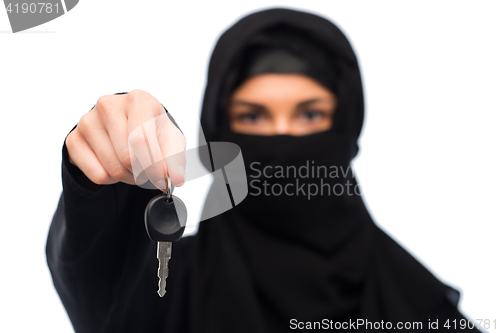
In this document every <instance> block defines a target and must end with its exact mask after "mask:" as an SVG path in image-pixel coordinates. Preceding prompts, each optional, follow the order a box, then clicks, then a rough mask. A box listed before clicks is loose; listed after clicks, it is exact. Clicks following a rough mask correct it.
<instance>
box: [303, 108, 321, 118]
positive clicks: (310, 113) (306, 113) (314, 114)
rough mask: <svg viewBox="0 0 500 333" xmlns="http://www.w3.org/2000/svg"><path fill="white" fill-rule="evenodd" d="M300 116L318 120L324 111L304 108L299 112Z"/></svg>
mask: <svg viewBox="0 0 500 333" xmlns="http://www.w3.org/2000/svg"><path fill="white" fill-rule="evenodd" d="M301 117H302V118H305V119H306V120H319V119H321V118H323V117H325V113H324V112H322V111H318V110H306V111H304V112H302V113H301Z"/></svg>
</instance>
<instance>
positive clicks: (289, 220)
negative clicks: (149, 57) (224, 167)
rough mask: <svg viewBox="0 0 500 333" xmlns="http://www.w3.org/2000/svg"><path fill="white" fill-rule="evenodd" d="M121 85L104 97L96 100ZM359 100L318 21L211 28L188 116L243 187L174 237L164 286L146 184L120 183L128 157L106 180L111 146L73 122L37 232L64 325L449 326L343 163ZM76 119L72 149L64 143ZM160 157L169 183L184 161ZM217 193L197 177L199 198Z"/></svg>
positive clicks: (342, 44) (452, 297) (355, 83)
mask: <svg viewBox="0 0 500 333" xmlns="http://www.w3.org/2000/svg"><path fill="white" fill-rule="evenodd" d="M128 95H130V94H128ZM124 96H125V95H124ZM133 96H134V97H133V98H132V99H129V98H131V97H130V96H128V97H123V96H115V98H114V99H113V101H117V102H116V103H115V102H113V103H115V104H113V103H111V102H109V101H110V100H111V99H109V98H108V102H109V103H108V105H109V104H111V105H113V107H112V108H111V107H109V108H108V109H113V108H114V109H119V106H118V105H124V103H125V104H126V103H129V104H127V105H132V104H133V103H132V100H133V99H137V98H138V97H137V93H134V95H133ZM126 98H127V99H126ZM147 100H148V101H152V99H151V98H149V99H147ZM125 101H127V102H125ZM120 103H121V104H120ZM151 103H152V104H151V105H153V104H154V103H153V102H151ZM104 105H105V103H99V105H98V106H96V108H102V109H106V107H105V106H104ZM154 105H155V106H154V108H155V110H158V108H159V107H158V104H154ZM130 108H131V107H129V109H130ZM152 108H153V107H152ZM94 109H95V108H94ZM94 109H93V110H94ZM156 112H158V111H156ZM363 112H364V111H363V93H362V87H361V79H360V73H359V68H358V64H357V61H356V57H355V55H354V53H353V50H352V48H351V46H350V45H349V43H348V41H347V39H346V38H345V36H344V35H343V34H342V33H341V32H340V31H339V29H338V28H337V27H335V26H334V25H333V24H332V23H331V22H329V21H327V20H325V19H323V18H320V17H318V16H315V15H311V14H307V13H302V12H298V11H293V10H286V9H271V10H266V11H262V12H258V13H254V14H252V15H249V16H247V17H245V18H243V19H242V20H240V21H239V22H237V23H236V24H235V25H234V26H233V27H231V28H230V29H229V30H228V31H226V32H225V33H224V34H223V35H222V37H221V38H220V40H219V41H218V43H217V45H216V48H215V49H214V52H213V55H212V58H211V61H210V66H209V74H208V82H207V88H206V92H205V98H204V102H203V109H202V118H201V123H202V127H203V130H204V133H205V137H206V140H207V141H209V142H210V141H228V142H234V143H236V144H238V145H239V146H240V148H241V150H242V154H243V158H244V162H245V167H246V171H247V175H248V180H249V192H250V193H249V195H248V196H247V198H246V199H245V200H244V201H243V202H242V203H241V204H240V205H238V206H236V207H235V208H233V209H231V210H229V211H227V212H225V213H223V214H221V215H218V216H216V217H214V218H211V219H210V220H207V221H204V222H203V223H201V224H200V226H199V231H198V233H197V235H195V236H189V237H185V238H183V239H181V240H180V241H179V242H177V243H176V244H175V245H174V252H175V254H174V256H173V257H172V260H171V262H170V275H169V277H168V281H167V284H168V292H167V295H166V297H165V298H159V297H158V296H157V295H156V290H155V287H156V282H157V281H156V276H155V274H154V273H153V274H152V272H155V270H156V265H157V261H156V257H155V244H154V243H152V242H151V241H150V240H149V239H148V238H147V235H146V233H145V232H144V226H143V224H142V223H141V221H142V214H143V212H144V207H145V206H146V204H147V202H148V201H149V200H150V199H151V198H152V197H153V196H154V195H156V194H157V193H154V191H147V190H144V189H141V188H139V187H137V186H131V185H127V184H125V183H127V182H128V183H130V184H131V183H133V180H131V179H130V178H131V174H130V173H127V172H123V173H120V175H121V177H122V179H123V181H121V182H117V181H116V179H118V178H119V177H118V176H117V177H112V176H111V175H112V171H111V168H110V167H109V164H110V162H109V160H110V159H113V156H114V155H113V154H107V155H106V154H102V152H101V151H100V150H98V149H95V148H94V145H95V143H94V144H93V143H92V140H94V141H95V142H101V141H99V140H97V139H95V137H96V136H98V134H96V133H97V132H93V134H94V136H92V135H90V134H92V131H90V130H87V131H85V130H83V129H85V126H84V125H80V124H79V125H78V126H77V128H76V130H75V131H73V132H72V134H70V135H69V136H68V139H70V138H71V140H70V141H68V139H67V141H66V143H67V147H66V146H65V147H64V149H63V186H64V191H63V194H62V197H61V201H60V204H59V207H58V210H57V212H56V214H55V216H54V220H53V223H52V227H51V230H50V233H49V239H48V243H47V257H48V263H49V267H50V269H51V272H52V274H53V279H54V284H55V286H56V288H57V290H58V292H59V294H60V296H61V299H62V301H63V303H64V305H65V307H66V309H67V311H68V314H69V316H70V319H71V321H72V323H73V325H74V327H75V331H76V332H99V331H100V332H187V331H190V332H282V331H289V330H293V329H300V328H314V329H321V328H322V329H339V328H341V329H360V330H370V329H397V328H400V329H412V330H415V331H417V330H418V331H422V330H429V324H430V323H433V325H438V326H437V327H436V326H433V328H439V330H446V331H449V330H450V329H446V327H444V325H445V323H446V321H447V320H449V321H453V320H457V321H458V320H460V319H463V316H462V315H461V314H460V313H459V311H458V310H457V303H458V299H459V294H458V292H457V291H456V290H454V289H452V288H451V287H449V286H447V285H445V284H443V283H441V282H440V281H439V280H437V279H436V278H435V277H434V276H433V275H432V274H431V273H430V272H428V271H427V270H426V269H425V268H424V267H423V266H422V265H421V264H419V263H418V262H417V261H416V260H415V259H414V258H413V257H411V256H410V255H409V254H408V253H407V252H406V251H404V250H403V249H402V248H401V247H400V246H399V245H398V244H397V243H395V242H394V241H393V240H392V239H391V238H390V237H389V236H387V235H386V234H385V233H384V232H382V231H381V230H380V229H379V228H378V227H377V226H376V225H375V224H374V222H373V221H372V219H371V218H370V216H369V214H368V212H367V210H366V208H365V205H364V203H363V201H362V199H361V196H360V193H359V188H358V186H357V183H356V180H355V178H354V177H353V175H352V172H351V169H350V162H351V160H352V158H353V157H354V156H355V155H356V153H357V151H358V146H357V139H358V136H359V133H360V130H361V126H362V121H363ZM101 114H103V113H102V112H101ZM104 114H105V112H104ZM89 118H90V117H89ZM80 123H84V124H85V123H88V121H86V122H82V121H81V122H80ZM79 126H80V127H82V128H83V129H82V130H79V129H78V127H79ZM96 127H98V126H96ZM110 128H111V127H110ZM85 132H87V142H89V144H88V145H87V146H86V149H87V150H85V149H83V148H82V149H80V150H78V149H77V148H76V147H78V145H77V144H76V142H78V138H77V136H78V135H83V136H84V135H85ZM108 132H109V131H108ZM82 133H83V134H82ZM89 133H90V134H89ZM117 136H118V135H114V136H113V135H111V134H110V135H109V137H110V139H109V142H112V143H114V142H116V141H113V140H115V137H117ZM92 137H93V138H94V139H92ZM172 137H173V136H172ZM103 140H104V139H103ZM172 140H173V141H175V140H177V142H181V141H182V140H181V139H180V138H179V139H175V138H174V139H172ZM69 143H71V144H69ZM122 143H123V142H122ZM109 145H110V146H111V144H109ZM100 146H103V144H101V145H100ZM104 146H105V145H104ZM116 146H119V144H118V145H115V147H116ZM181 146H183V144H182V145H181ZM92 149H93V152H95V154H94V155H88V156H93V157H92V158H90V159H85V158H83V157H82V156H84V152H85V151H87V152H88V151H91V150H92ZM116 151H118V149H116ZM77 152H80V153H77ZM110 155H113V156H112V157H110ZM106 159H107V160H106ZM82 161H91V162H85V163H86V164H85V163H84V162H82ZM92 161H93V162H95V163H93V162H92ZM97 162H99V163H97ZM96 168H97V169H99V168H101V169H102V170H103V171H104V172H102V173H101V174H105V175H104V176H102V177H98V176H96V175H95V174H96V172H95V171H91V170H96ZM168 168H169V174H170V175H171V177H172V179H173V182H174V184H177V185H180V184H182V182H183V172H182V171H178V170H179V169H178V168H176V167H174V166H171V165H169V166H168ZM300 168H302V170H308V172H310V173H308V174H304V173H300V172H299V171H298V170H299V169H300ZM304 168H305V169H304ZM101 169H99V170H101ZM294 170H295V171H296V172H295V173H294ZM325 170H328V172H327V173H326V172H325ZM285 171H286V172H285ZM313 172H316V173H315V175H313V174H312V173H313ZM322 172H323V173H322ZM91 180H94V182H91ZM93 183H99V184H107V185H95V184H93ZM266 184H267V185H266ZM266 191H267V192H266ZM320 191H321V192H320ZM266 193H267V194H266ZM218 195H219V194H218V192H217V189H216V188H215V186H214V187H212V189H211V191H210V193H209V198H210V197H217V196H218ZM358 319H359V320H362V321H357V320H358ZM353 322H355V323H356V324H357V325H359V326H353ZM388 323H390V325H391V326H390V327H389V326H388V325H389V324H388ZM398 323H402V325H405V326H403V327H400V326H396V325H401V324H398ZM419 323H420V324H419ZM434 323H436V324H434ZM448 324H449V325H450V324H451V330H453V322H451V323H450V322H449V323H448ZM338 325H340V326H338ZM346 325H348V326H346ZM384 325H385V326H384ZM408 325H410V326H408Z"/></svg>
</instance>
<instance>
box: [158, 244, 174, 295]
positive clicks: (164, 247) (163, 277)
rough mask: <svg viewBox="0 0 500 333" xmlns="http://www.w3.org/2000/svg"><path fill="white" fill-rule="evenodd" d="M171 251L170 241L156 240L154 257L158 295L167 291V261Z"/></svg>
mask: <svg viewBox="0 0 500 333" xmlns="http://www.w3.org/2000/svg"><path fill="white" fill-rule="evenodd" d="M171 253H172V243H171V242H158V245H157V251H156V257H157V258H158V278H159V281H158V295H160V297H163V296H165V293H166V292H167V277H168V261H169V259H170V255H171Z"/></svg>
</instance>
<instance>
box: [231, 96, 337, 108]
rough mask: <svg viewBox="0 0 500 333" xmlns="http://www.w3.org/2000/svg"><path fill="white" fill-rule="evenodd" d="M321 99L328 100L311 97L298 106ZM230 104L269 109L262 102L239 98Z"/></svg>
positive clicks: (320, 99)
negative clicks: (239, 99)
mask: <svg viewBox="0 0 500 333" xmlns="http://www.w3.org/2000/svg"><path fill="white" fill-rule="evenodd" d="M321 101H324V102H327V101H328V100H327V99H326V98H311V99H308V100H306V101H303V102H300V103H299V104H297V108H300V107H303V106H306V105H308V104H312V103H315V102H321ZM230 105H245V106H251V107H254V108H258V109H267V108H266V107H265V106H264V105H262V104H257V103H252V102H246V101H238V100H236V101H232V102H231V103H230Z"/></svg>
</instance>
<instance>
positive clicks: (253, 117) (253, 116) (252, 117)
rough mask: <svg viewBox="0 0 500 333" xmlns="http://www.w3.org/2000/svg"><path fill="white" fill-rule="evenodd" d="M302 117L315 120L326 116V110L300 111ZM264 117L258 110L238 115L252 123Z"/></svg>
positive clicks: (239, 117) (242, 119)
mask: <svg viewBox="0 0 500 333" xmlns="http://www.w3.org/2000/svg"><path fill="white" fill-rule="evenodd" d="M299 117H300V118H304V119H306V120H308V121H314V120H316V119H320V118H324V117H325V112H323V111H320V110H305V111H302V112H300V114H299ZM262 118H264V115H262V114H260V113H258V112H247V113H243V114H240V115H238V118H237V119H238V120H239V121H242V122H250V123H255V122H257V121H259V120H261V119H262Z"/></svg>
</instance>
